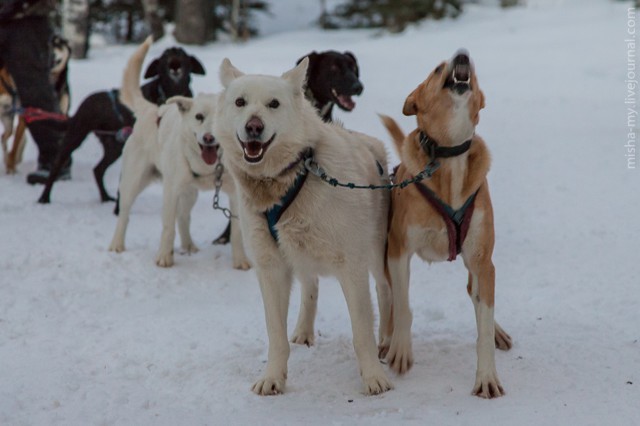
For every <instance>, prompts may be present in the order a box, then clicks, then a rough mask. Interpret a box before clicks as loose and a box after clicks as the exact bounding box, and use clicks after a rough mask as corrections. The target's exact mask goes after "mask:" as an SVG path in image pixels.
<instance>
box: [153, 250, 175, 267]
mask: <svg viewBox="0 0 640 426" xmlns="http://www.w3.org/2000/svg"><path fill="white" fill-rule="evenodd" d="M156 265H158V266H160V267H162V268H169V267H170V266H173V251H171V252H168V253H159V254H158V256H157V257H156Z"/></svg>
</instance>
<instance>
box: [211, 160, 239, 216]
mask: <svg viewBox="0 0 640 426" xmlns="http://www.w3.org/2000/svg"><path fill="white" fill-rule="evenodd" d="M222 173H224V166H223V165H222V157H221V158H219V159H218V164H216V168H215V169H214V170H213V179H214V183H215V192H214V193H213V209H214V210H220V211H221V212H222V214H223V215H224V217H226V218H227V219H231V218H234V219H235V218H237V217H238V216H234V215H233V214H232V213H231V210H229V209H228V208H226V207H220V189H222Z"/></svg>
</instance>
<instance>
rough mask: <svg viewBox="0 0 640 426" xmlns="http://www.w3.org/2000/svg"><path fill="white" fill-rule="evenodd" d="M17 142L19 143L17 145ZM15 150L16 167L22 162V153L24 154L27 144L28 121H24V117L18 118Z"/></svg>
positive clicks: (14, 160)
mask: <svg viewBox="0 0 640 426" xmlns="http://www.w3.org/2000/svg"><path fill="white" fill-rule="evenodd" d="M16 143H17V144H18V145H17V147H16ZM13 146H14V149H13V150H12V151H15V157H14V159H13V163H14V167H17V166H18V164H20V163H22V155H23V154H24V148H25V147H26V146H27V123H26V121H24V118H22V117H20V119H19V120H18V127H17V129H16V137H15V141H14V142H13Z"/></svg>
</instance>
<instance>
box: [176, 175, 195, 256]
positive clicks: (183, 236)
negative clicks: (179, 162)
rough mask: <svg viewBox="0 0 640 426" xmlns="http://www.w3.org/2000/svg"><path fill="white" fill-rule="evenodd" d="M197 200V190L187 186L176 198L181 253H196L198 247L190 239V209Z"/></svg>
mask: <svg viewBox="0 0 640 426" xmlns="http://www.w3.org/2000/svg"><path fill="white" fill-rule="evenodd" d="M197 200H198V190H197V189H196V188H194V187H189V188H187V189H185V190H184V192H183V193H182V194H181V195H180V197H179V199H178V232H179V233H180V242H181V244H180V248H181V249H182V252H183V253H186V254H191V253H197V252H198V247H197V246H196V245H195V243H194V242H193V240H192V239H191V232H190V230H189V228H190V226H191V210H192V209H193V206H194V205H195V204H196V201H197Z"/></svg>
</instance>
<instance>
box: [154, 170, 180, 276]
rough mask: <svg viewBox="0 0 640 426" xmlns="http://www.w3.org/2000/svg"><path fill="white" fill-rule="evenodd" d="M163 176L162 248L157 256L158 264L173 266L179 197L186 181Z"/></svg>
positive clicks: (166, 266) (164, 266)
mask: <svg viewBox="0 0 640 426" xmlns="http://www.w3.org/2000/svg"><path fill="white" fill-rule="evenodd" d="M162 178H163V181H162V182H163V188H162V235H161V236H160V249H159V250H158V254H157V256H156V265H158V266H160V267H163V268H168V267H170V266H173V244H174V242H175V240H176V218H177V213H178V199H179V194H181V193H182V192H184V189H183V188H184V183H183V182H173V180H174V179H172V176H163V177H162ZM176 178H177V177H176Z"/></svg>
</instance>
